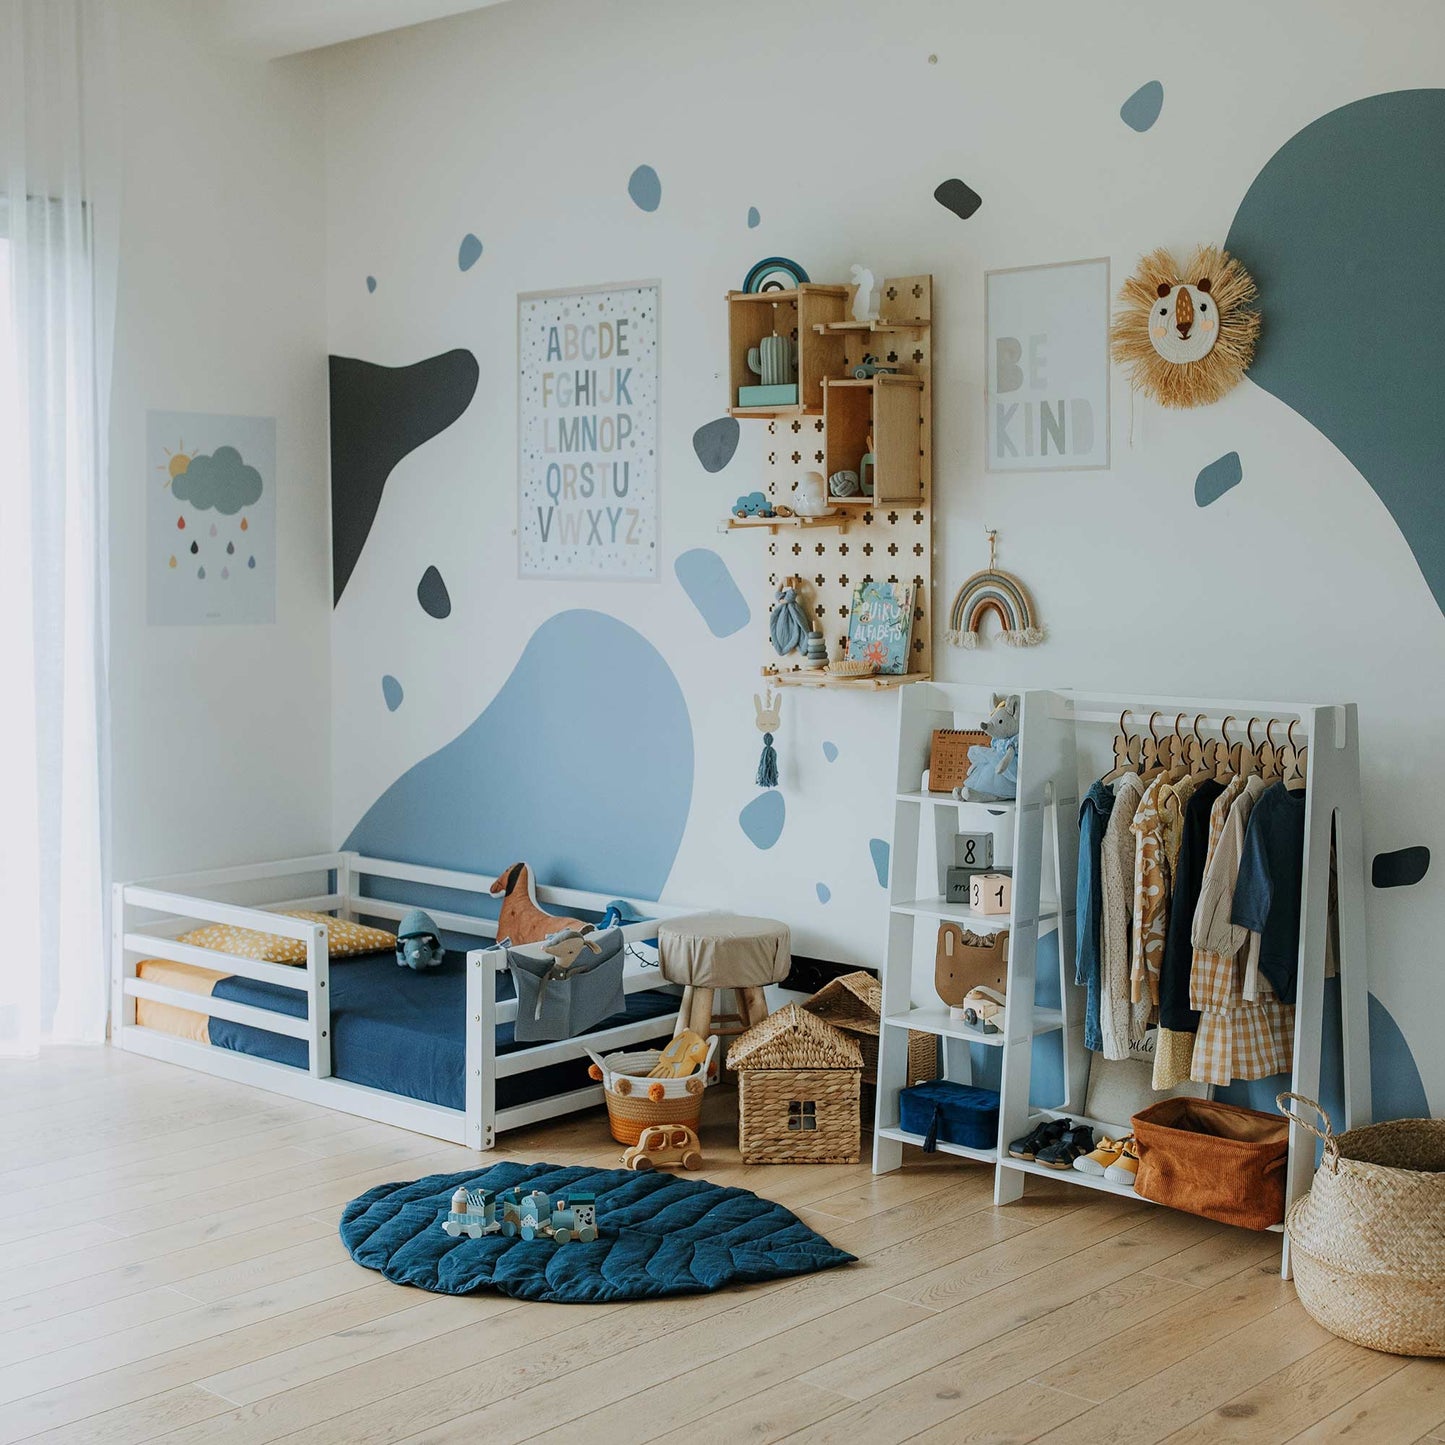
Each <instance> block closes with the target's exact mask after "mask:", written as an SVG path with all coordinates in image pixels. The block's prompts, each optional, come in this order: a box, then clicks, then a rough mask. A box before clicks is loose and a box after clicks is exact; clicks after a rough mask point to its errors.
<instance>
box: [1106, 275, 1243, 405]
mask: <svg viewBox="0 0 1445 1445" xmlns="http://www.w3.org/2000/svg"><path fill="white" fill-rule="evenodd" d="M1258 295H1259V292H1258V289H1257V288H1256V286H1255V284H1254V281H1253V279H1252V278H1251V276H1250V274H1249V272H1248V271H1246V270H1245V269H1244V267H1243V266H1241V265H1240V264H1239V262H1238V261H1236V260H1235V259H1234V258H1233V257H1232V256H1231V255H1229V253H1228V252H1227V251H1222V250H1220V248H1219V247H1218V246H1200V247H1198V248H1197V249H1196V250H1195V252H1194V254H1193V255H1192V256H1190V258H1189V260H1188V262H1187V263H1186V264H1185V265H1184V266H1181V265H1180V264H1179V262H1178V261H1177V260H1175V258H1174V256H1173V254H1172V253H1171V252H1169V251H1167V250H1165V249H1164V248H1163V247H1161V248H1160V249H1159V250H1157V251H1151V252H1150V253H1149V254H1148V255H1147V256H1145V257H1143V258H1142V259H1141V260H1140V262H1139V265H1138V267H1137V268H1136V269H1135V271H1134V274H1133V275H1132V276H1130V277H1129V279H1128V280H1127V281H1126V282H1125V283H1124V285H1123V288H1122V289H1121V290H1120V292H1119V298H1118V303H1119V306H1118V310H1117V311H1115V313H1114V322H1113V325H1112V326H1111V327H1110V328H1109V345H1110V352H1111V354H1112V356H1113V358H1114V360H1115V361H1117V362H1118V363H1119V364H1120V365H1121V366H1127V367H1128V368H1129V381H1130V384H1131V385H1132V386H1133V387H1134V388H1135V389H1136V390H1138V391H1143V392H1145V393H1147V394H1148V395H1149V396H1152V397H1153V398H1154V399H1155V401H1157V402H1159V403H1160V405H1161V406H1174V407H1186V406H1206V405H1208V404H1209V403H1210V402H1212V401H1218V400H1219V398H1220V397H1222V396H1223V395H1224V394H1225V392H1227V391H1229V390H1230V389H1231V388H1233V387H1235V386H1237V385H1238V384H1239V379H1240V377H1242V376H1243V375H1244V373H1245V371H1246V370H1247V369H1248V367H1249V364H1250V362H1251V361H1253V360H1254V344H1255V341H1256V339H1257V338H1258V336H1259V312H1258V311H1257V310H1256V309H1255V307H1254V304H1253V303H1254V301H1255V299H1256V297H1257V296H1258Z"/></svg>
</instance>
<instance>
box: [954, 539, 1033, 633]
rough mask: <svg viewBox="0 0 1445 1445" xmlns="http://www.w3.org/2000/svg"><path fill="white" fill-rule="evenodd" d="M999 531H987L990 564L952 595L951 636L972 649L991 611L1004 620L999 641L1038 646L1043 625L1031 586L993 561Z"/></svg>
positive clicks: (1001, 621)
mask: <svg viewBox="0 0 1445 1445" xmlns="http://www.w3.org/2000/svg"><path fill="white" fill-rule="evenodd" d="M997 547H998V532H997V531H990V532H989V533H988V566H987V567H986V568H985V569H984V570H983V571H982V572H975V573H974V574H973V576H972V577H970V578H969V579H968V580H967V581H966V582H965V583H964V584H963V586H962V587H960V588H959V589H958V596H957V597H955V598H954V599H953V609H952V611H951V612H950V613H949V616H948V634H947V635H948V640H949V641H950V642H951V643H952V644H953V645H954V646H955V647H964V648H968V649H970V650H972V649H973V648H975V647H977V646H978V645H979V643H980V641H981V640H982V637H983V620H984V618H985V617H986V616H987V615H988V614H989V613H990V612H992V613H993V614H994V615H995V616H996V617H997V618H998V620H999V622H1000V623H1001V624H1002V628H1003V630H1002V631H1001V632H1000V633H999V639H1000V641H1002V642H1004V643H1006V644H1007V645H1008V646H1009V647H1036V646H1037V645H1038V644H1039V643H1040V642H1042V641H1043V640H1044V629H1043V628H1042V627H1041V626H1040V625H1039V621H1038V617H1037V615H1036V614H1035V612H1034V600H1033V598H1032V597H1030V596H1029V589H1028V588H1027V587H1025V586H1024V584H1023V583H1022V582H1020V581H1019V579H1018V578H1017V577H1015V576H1014V575H1013V573H1011V572H1004V571H1001V570H1000V569H999V568H998V567H997V566H995V565H994V553H995V551H996V549H997Z"/></svg>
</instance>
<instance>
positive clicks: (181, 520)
mask: <svg viewBox="0 0 1445 1445" xmlns="http://www.w3.org/2000/svg"><path fill="white" fill-rule="evenodd" d="M145 494H146V617H147V620H148V621H149V622H150V624H151V626H152V627H157V626H161V627H165V626H179V627H204V626H216V625H226V624H236V623H258V622H274V621H275V620H276V419H275V418H274V417H259V416H212V415H209V414H208V413H204V412H188V411H181V412H176V411H152V412H147V413H146V468H145Z"/></svg>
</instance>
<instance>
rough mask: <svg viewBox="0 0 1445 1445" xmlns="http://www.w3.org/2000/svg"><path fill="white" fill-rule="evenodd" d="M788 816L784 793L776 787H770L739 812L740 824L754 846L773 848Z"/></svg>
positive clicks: (781, 833)
mask: <svg viewBox="0 0 1445 1445" xmlns="http://www.w3.org/2000/svg"><path fill="white" fill-rule="evenodd" d="M787 816H788V805H787V804H786V803H785V802H784V801H783V795H782V794H781V793H780V792H778V790H777V789H776V788H769V789H768V791H767V792H766V793H759V794H758V796H757V797H756V798H754V799H753V800H752V802H751V803H749V804H748V805H747V807H746V808H744V809H743V810H742V812H741V813H739V814H738V826H739V827H740V828H741V829H742V830H743V832H744V833H746V834H747V837H748V842H750V843H751V844H752V845H753V847H754V848H765V849H766V848H771V847H772V846H773V844H774V843H776V842H777V841H778V839H779V838H781V837H782V835H783V823H784V822H785V821H786V819H787Z"/></svg>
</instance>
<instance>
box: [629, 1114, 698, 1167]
mask: <svg viewBox="0 0 1445 1445" xmlns="http://www.w3.org/2000/svg"><path fill="white" fill-rule="evenodd" d="M669 1164H681V1165H682V1167H683V1168H684V1169H701V1168H702V1145H701V1143H700V1142H699V1141H698V1137H697V1135H696V1134H694V1133H693V1131H692V1130H691V1129H689V1128H688V1127H687V1126H686V1125H685V1124H652V1125H650V1126H649V1127H648V1128H646V1129H644V1130H643V1131H642V1135H641V1137H640V1138H639V1139H638V1141H637V1143H635V1144H634V1145H633V1146H632V1147H631V1148H630V1149H629V1150H628V1151H627V1152H626V1153H625V1154H624V1155H623V1156H622V1167H623V1168H624V1169H636V1170H638V1171H642V1170H646V1169H657V1168H659V1167H665V1166H666V1165H669Z"/></svg>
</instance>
